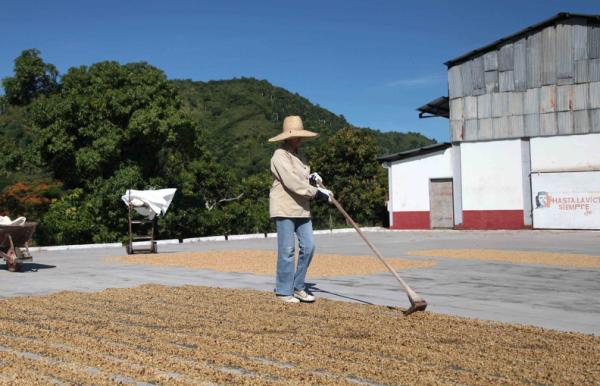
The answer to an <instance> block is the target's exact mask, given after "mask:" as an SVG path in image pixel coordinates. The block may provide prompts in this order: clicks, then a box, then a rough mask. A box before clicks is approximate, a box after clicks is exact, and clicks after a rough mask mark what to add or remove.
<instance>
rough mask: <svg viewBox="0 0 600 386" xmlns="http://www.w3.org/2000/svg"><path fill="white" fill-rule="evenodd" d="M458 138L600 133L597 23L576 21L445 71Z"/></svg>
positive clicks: (453, 131) (453, 134)
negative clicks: (446, 72)
mask: <svg viewBox="0 0 600 386" xmlns="http://www.w3.org/2000/svg"><path fill="white" fill-rule="evenodd" d="M448 86H449V98H450V102H449V103H450V132H451V137H452V141H453V142H462V141H481V140H491V139H506V138H520V137H538V136H552V135H569V134H585V133H600V24H597V23H592V22H588V21H587V20H586V19H582V18H571V19H569V20H565V21H562V22H559V23H558V24H556V25H553V26H549V27H546V28H544V29H542V30H540V31H537V32H535V33H531V34H530V35H528V36H526V37H523V38H520V39H518V40H516V41H508V42H506V43H505V44H503V45H502V46H500V47H499V48H498V49H497V50H493V51H489V52H486V53H483V54H481V55H480V56H477V57H474V58H472V59H470V60H468V61H466V62H464V63H460V64H457V65H454V66H451V67H450V68H449V69H448Z"/></svg>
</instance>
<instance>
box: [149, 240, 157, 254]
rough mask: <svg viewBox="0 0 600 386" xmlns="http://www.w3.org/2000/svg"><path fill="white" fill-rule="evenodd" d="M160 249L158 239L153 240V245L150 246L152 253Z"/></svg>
mask: <svg viewBox="0 0 600 386" xmlns="http://www.w3.org/2000/svg"><path fill="white" fill-rule="evenodd" d="M157 251H158V248H157V246H156V241H153V242H152V247H150V252H151V253H156V252H157Z"/></svg>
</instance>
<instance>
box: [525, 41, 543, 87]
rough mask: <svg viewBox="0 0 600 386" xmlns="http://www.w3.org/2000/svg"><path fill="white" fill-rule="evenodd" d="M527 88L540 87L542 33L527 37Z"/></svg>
mask: <svg viewBox="0 0 600 386" xmlns="http://www.w3.org/2000/svg"><path fill="white" fill-rule="evenodd" d="M526 46H527V88H534V87H540V86H541V85H542V33H541V32H538V33H535V34H533V35H530V36H528V37H527V43H526Z"/></svg>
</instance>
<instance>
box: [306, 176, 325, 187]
mask: <svg viewBox="0 0 600 386" xmlns="http://www.w3.org/2000/svg"><path fill="white" fill-rule="evenodd" d="M308 182H309V183H310V184H311V185H312V186H319V185H322V184H323V179H322V178H321V176H320V175H319V173H310V176H308Z"/></svg>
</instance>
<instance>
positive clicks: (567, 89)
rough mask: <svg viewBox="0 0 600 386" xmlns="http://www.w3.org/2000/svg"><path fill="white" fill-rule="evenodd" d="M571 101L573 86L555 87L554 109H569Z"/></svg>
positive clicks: (570, 108)
mask: <svg viewBox="0 0 600 386" xmlns="http://www.w3.org/2000/svg"><path fill="white" fill-rule="evenodd" d="M572 103H573V87H572V86H570V85H569V86H558V87H556V111H570V110H572V106H571V105H572Z"/></svg>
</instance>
